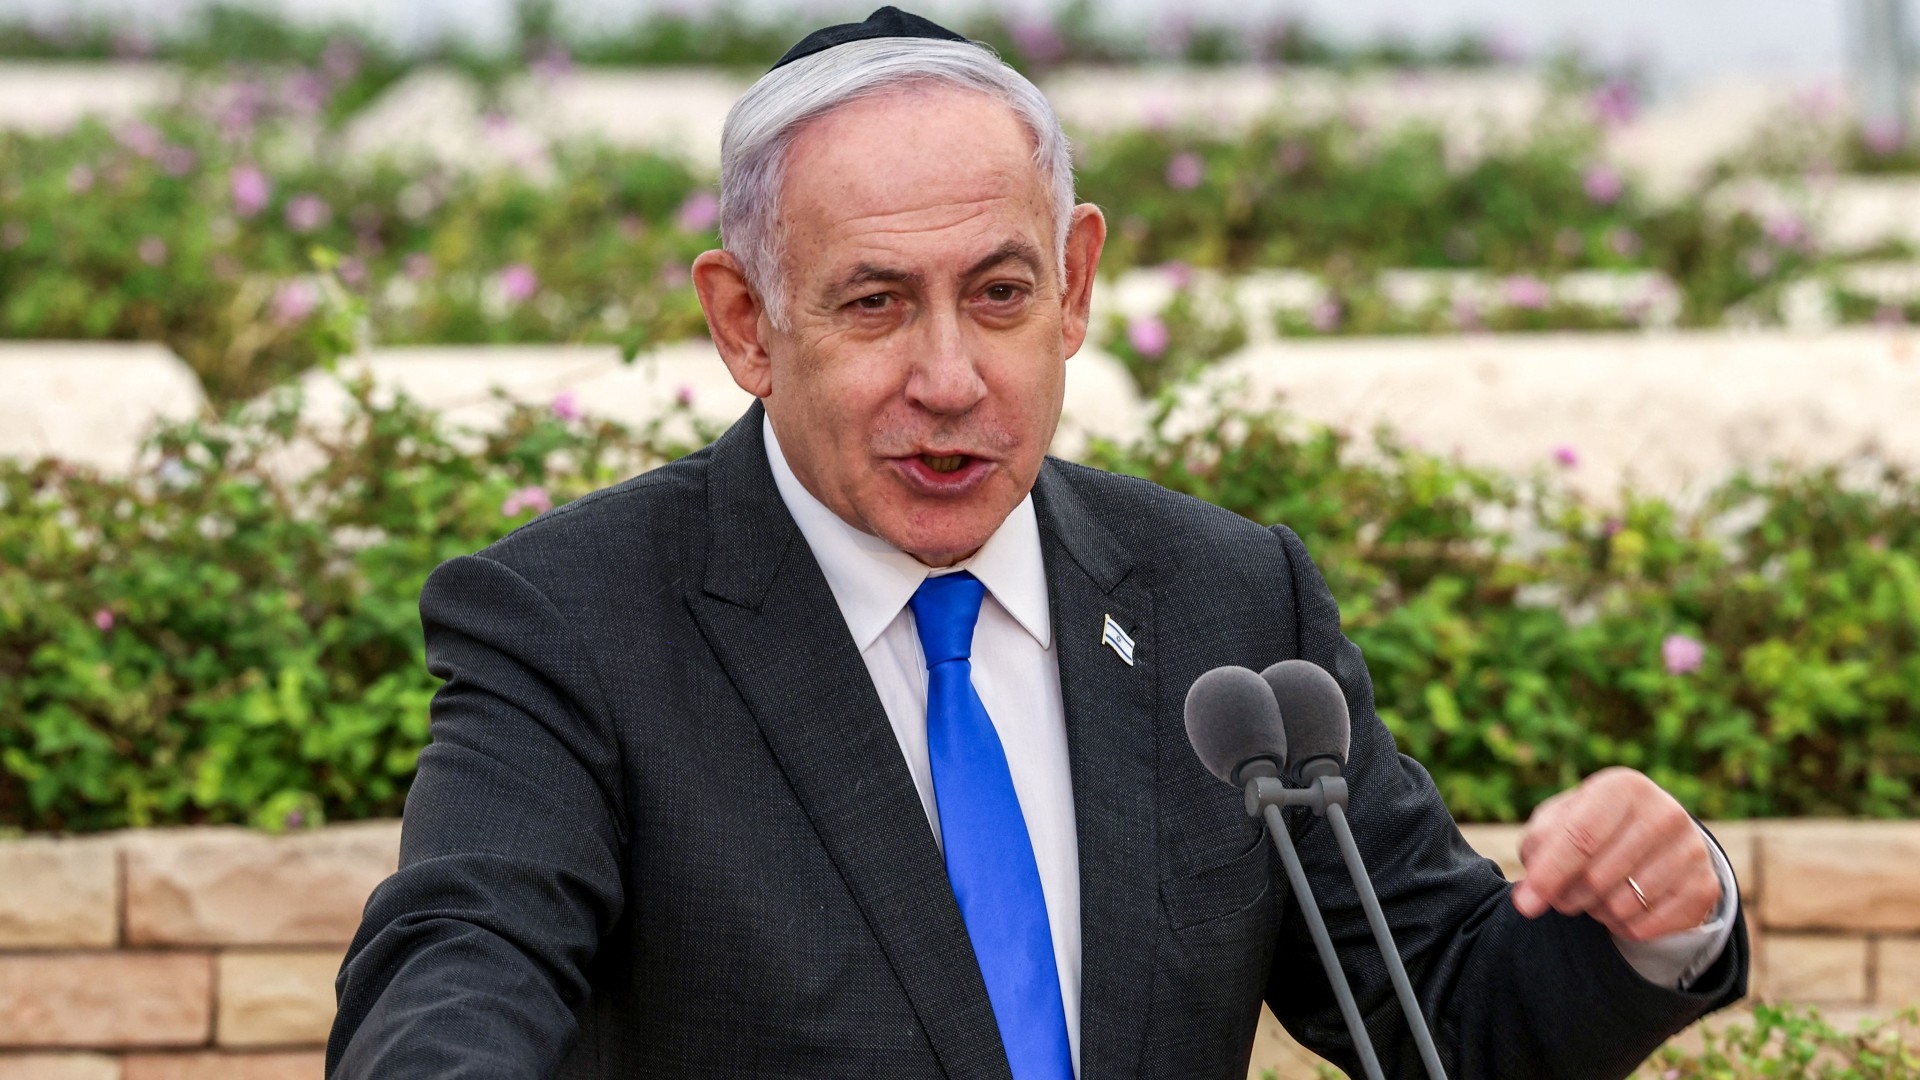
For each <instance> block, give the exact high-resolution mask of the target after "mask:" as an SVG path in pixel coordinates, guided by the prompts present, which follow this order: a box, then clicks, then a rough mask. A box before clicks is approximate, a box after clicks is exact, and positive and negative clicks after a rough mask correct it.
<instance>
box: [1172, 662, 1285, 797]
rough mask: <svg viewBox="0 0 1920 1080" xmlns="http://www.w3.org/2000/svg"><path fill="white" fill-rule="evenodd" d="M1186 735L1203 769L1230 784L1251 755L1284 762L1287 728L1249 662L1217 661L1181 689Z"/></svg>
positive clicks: (1237, 781) (1276, 765) (1237, 782)
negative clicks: (1229, 664) (1226, 664)
mask: <svg viewBox="0 0 1920 1080" xmlns="http://www.w3.org/2000/svg"><path fill="white" fill-rule="evenodd" d="M1187 741H1189V742H1191V743H1193V752H1194V753H1195V754H1197V755H1199V758H1200V763H1201V764H1202V765H1205V766H1206V767H1207V771H1208V772H1210V773H1212V774H1213V775H1215V776H1217V777H1219V778H1220V779H1222V780H1225V781H1226V782H1227V783H1229V784H1232V785H1233V786H1235V787H1239V786H1240V785H1241V783H1242V782H1243V778H1242V777H1241V775H1240V773H1241V770H1242V769H1243V767H1244V766H1245V765H1246V764H1247V763H1248V762H1249V761H1253V760H1255V759H1261V758H1264V759H1266V760H1269V761H1271V762H1272V763H1273V767H1274V775H1277V774H1278V772H1279V770H1281V769H1284V768H1286V765H1287V731H1286V728H1285V727H1283V726H1282V725H1281V723H1280V706H1279V705H1278V704H1276V703H1275V702H1274V700H1273V691H1272V689H1270V688H1269V687H1268V686H1267V682H1266V680H1265V679H1262V678H1261V677H1260V676H1259V675H1257V674H1255V673H1254V672H1253V670H1252V669H1250V668H1243V667H1217V668H1214V669H1213V670H1212V671H1209V672H1207V673H1206V674H1205V675H1202V676H1200V677H1199V678H1197V679H1195V680H1193V686H1192V687H1191V688H1189V689H1188V690H1187Z"/></svg>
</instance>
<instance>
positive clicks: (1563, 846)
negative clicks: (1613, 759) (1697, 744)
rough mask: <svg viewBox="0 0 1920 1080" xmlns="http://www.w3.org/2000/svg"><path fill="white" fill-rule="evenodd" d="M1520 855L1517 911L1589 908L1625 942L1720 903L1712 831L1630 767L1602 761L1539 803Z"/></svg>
mask: <svg viewBox="0 0 1920 1080" xmlns="http://www.w3.org/2000/svg"><path fill="white" fill-rule="evenodd" d="M1520 862H1521V863H1522V864H1523V865H1525V867H1526V876H1525V877H1524V878H1522V879H1521V881H1520V883H1519V884H1517V885H1515V886H1514V887H1513V906H1514V907H1516V908H1518V909H1519V910H1520V914H1522V915H1525V916H1526V917H1527V918H1529V919H1533V918H1538V917H1539V916H1541V915H1544V914H1545V913H1546V911H1547V909H1548V908H1552V909H1554V910H1555V911H1558V912H1560V913H1561V914H1562V915H1583V914H1584V915H1591V916H1593V917H1594V919H1596V920H1598V921H1599V922H1600V924H1601V925H1603V926H1605V927H1606V928H1607V929H1608V930H1611V931H1612V932H1613V933H1614V934H1615V935H1616V936H1618V937H1621V938H1625V939H1627V940H1629V941H1646V940H1649V939H1651V938H1656V937H1660V936H1661V935H1663V934H1670V933H1673V932H1674V931H1676V930H1691V929H1693V928H1694V927H1696V926H1699V925H1700V924H1702V923H1704V922H1706V921H1707V918H1708V917H1709V916H1711V915H1712V914H1713V911H1714V909H1715V908H1716V907H1718V906H1719V904H1720V879H1719V876H1718V875H1716V874H1715V873H1714V870H1713V857H1712V856H1711V855H1709V854H1708V852H1707V839H1706V837H1704V836H1702V835H1701V833H1700V829H1699V827H1698V826H1697V825H1695V824H1694V823H1693V819H1692V818H1691V817H1688V816H1687V812H1686V811H1685V810H1683V809H1681V808H1680V804H1679V803H1678V802H1676V801H1675V800H1674V798H1673V796H1671V795H1669V794H1667V793H1666V792H1665V791H1663V790H1661V788H1660V786H1659V785H1658V784H1655V783H1654V782H1653V781H1651V780H1649V779H1647V778H1646V776H1644V775H1642V774H1641V773H1638V772H1635V771H1634V770H1632V769H1622V768H1613V769H1603V770H1601V771H1600V772H1597V773H1594V774H1593V775H1592V776H1589V777H1587V779H1586V780H1585V781H1583V782H1582V783H1581V784H1580V786H1579V787H1576V788H1574V789H1572V790H1571V791H1563V792H1561V793H1560V794H1558V795H1555V796H1554V797H1553V798H1551V799H1548V800H1547V801H1546V802H1544V803H1541V804H1540V807H1539V808H1538V809H1536V810H1535V811H1534V812H1533V817H1532V818H1531V819H1529V820H1528V822H1527V828H1526V832H1525V833H1524V834H1522V836H1521V839H1520ZM1629 879H1631V880H1629ZM1634 885H1638V886H1639V887H1640V891H1639V894H1638V895H1636V894H1635V892H1634ZM1642 896H1644V897H1645V903H1644V904H1643V903H1642V902H1641V897H1642Z"/></svg>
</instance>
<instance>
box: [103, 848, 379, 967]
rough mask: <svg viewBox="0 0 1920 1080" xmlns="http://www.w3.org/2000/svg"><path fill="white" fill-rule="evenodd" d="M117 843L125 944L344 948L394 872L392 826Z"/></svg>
mask: <svg viewBox="0 0 1920 1080" xmlns="http://www.w3.org/2000/svg"><path fill="white" fill-rule="evenodd" d="M123 843H124V845H125V852H126V874H127V886H126V888H127V914H126V932H127V940H128V942H129V943H131V944H134V945H336V946H344V945H346V944H347V942H349V941H351V940H352V938H353V932H354V931H355V930H356V929H358V928H359V925H360V913H361V910H362V908H364V907H365V905H366V901H367V895H368V894H369V893H371V892H372V891H373V887H374V886H375V885H378V884H379V883H380V882H381V881H382V880H384V879H385V878H386V877H387V875H389V874H391V873H393V871H394V869H395V868H396V866H397V865H398V862H399V851H400V825H399V823H398V822H392V821H375V822H365V823H361V824H355V825H338V826H333V827H331V828H327V829H322V830H319V831H316V832H309V833H298V834H293V835H289V836H269V835H267V834H265V833H259V832H254V831H251V830H247V829H240V828H227V827H220V828H197V829H155V830H151V831H148V832H141V833H128V834H126V838H125V840H124V841H123Z"/></svg>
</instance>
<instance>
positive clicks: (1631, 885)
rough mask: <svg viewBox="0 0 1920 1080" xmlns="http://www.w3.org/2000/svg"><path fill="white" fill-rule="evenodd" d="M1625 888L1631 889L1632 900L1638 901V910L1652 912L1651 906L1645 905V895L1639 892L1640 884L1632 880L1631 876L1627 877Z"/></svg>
mask: <svg viewBox="0 0 1920 1080" xmlns="http://www.w3.org/2000/svg"><path fill="white" fill-rule="evenodd" d="M1627 888H1629V889H1632V890H1633V898H1634V899H1635V900H1638V901H1640V910H1642V911H1652V910H1653V905H1652V904H1649V903H1647V894H1646V893H1643V892H1641V891H1640V883H1639V882H1637V881H1635V880H1633V876H1632V875H1631V874H1629V875H1628V876H1627Z"/></svg>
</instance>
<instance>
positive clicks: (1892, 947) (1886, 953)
mask: <svg viewBox="0 0 1920 1080" xmlns="http://www.w3.org/2000/svg"><path fill="white" fill-rule="evenodd" d="M1873 970H1874V988H1873V1000H1874V1001H1875V1002H1876V1003H1878V1004H1881V1005H1887V1006H1891V1007H1893V1008H1895V1009H1920V938H1881V939H1880V940H1879V941H1876V942H1874V963H1873Z"/></svg>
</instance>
